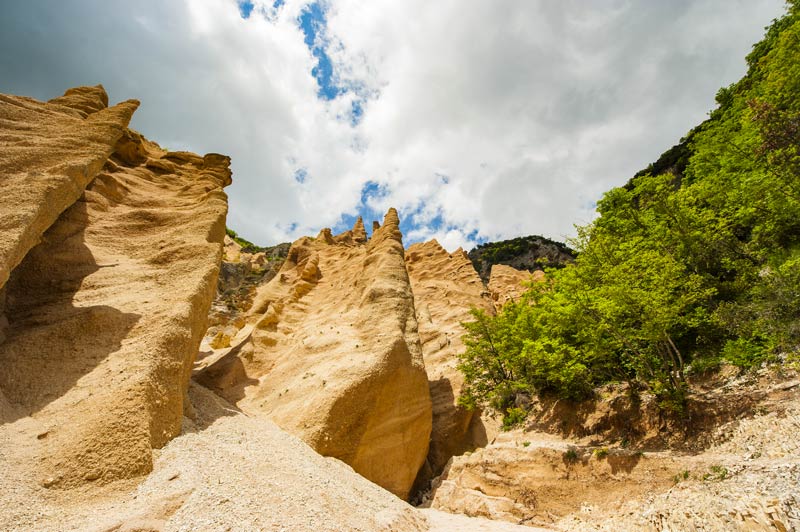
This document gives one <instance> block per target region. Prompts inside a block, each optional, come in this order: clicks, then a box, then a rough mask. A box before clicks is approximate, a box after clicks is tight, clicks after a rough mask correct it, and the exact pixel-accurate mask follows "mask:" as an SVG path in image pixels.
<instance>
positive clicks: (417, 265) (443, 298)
mask: <svg viewBox="0 0 800 532" xmlns="http://www.w3.org/2000/svg"><path fill="white" fill-rule="evenodd" d="M406 265H407V267H408V275H409V277H410V279H411V287H412V289H413V291H414V304H415V306H416V309H417V321H418V323H419V334H420V340H421V342H422V354H423V357H424V359H425V368H426V370H427V372H428V379H429V385H430V393H431V401H432V404H433V431H432V433H431V445H430V451H429V453H428V458H427V463H426V467H425V468H423V470H422V471H420V478H419V480H418V484H417V487H418V488H420V489H421V488H423V485H424V483H426V482H427V481H429V480H430V479H431V478H433V477H434V476H436V475H438V474H439V473H441V471H442V469H443V468H444V466H445V464H446V463H447V461H448V460H449V459H450V457H452V456H454V455H458V454H461V453H463V452H464V451H466V450H469V449H472V448H474V447H475V446H478V445H485V444H486V435H485V431H484V430H483V427H482V424H481V420H480V416H478V415H473V412H471V411H468V410H466V409H465V408H463V407H460V406H458V404H457V401H458V396H459V394H460V393H461V387H462V385H463V383H464V378H463V376H462V374H461V372H460V371H459V370H458V369H457V368H456V364H457V363H458V355H459V354H460V353H462V352H463V350H464V344H463V343H462V341H461V336H462V335H463V334H464V331H463V328H462V327H461V322H463V321H469V320H470V319H471V316H470V313H469V311H470V308H473V307H475V308H479V309H483V310H485V311H487V312H489V313H494V307H493V306H492V303H491V300H490V299H489V295H488V292H486V289H485V288H484V286H483V283H482V282H481V279H480V277H478V274H477V272H476V271H475V269H474V268H473V266H472V263H471V262H470V260H469V258H468V257H467V254H466V253H464V251H463V250H461V249H458V250H457V251H455V252H453V253H448V252H447V251H446V250H445V249H444V248H443V247H442V246H441V245H439V243H438V242H437V241H436V240H431V241H429V242H425V243H420V244H412V245H411V246H409V248H408V250H407V252H406Z"/></svg>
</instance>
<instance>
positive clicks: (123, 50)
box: [0, 0, 782, 249]
mask: <svg viewBox="0 0 800 532" xmlns="http://www.w3.org/2000/svg"><path fill="white" fill-rule="evenodd" d="M306 3H307V0H287V2H286V3H285V4H284V5H283V6H282V7H281V8H280V9H275V8H274V7H273V5H272V1H258V2H255V4H256V8H255V10H254V12H253V15H252V16H251V17H250V18H249V19H247V20H245V19H242V18H241V17H240V15H239V12H238V9H237V6H236V3H235V2H234V1H233V0H185V1H184V2H182V3H181V2H158V1H156V0H144V1H140V2H127V3H123V2H105V1H90V0H85V1H79V2H69V3H53V2H46V1H44V0H30V1H28V2H20V3H16V4H11V5H10V6H5V7H4V13H3V17H2V19H0V71H2V72H3V73H4V75H3V77H2V79H0V92H15V93H18V94H28V95H32V96H35V97H38V98H51V97H53V96H55V95H57V94H60V93H61V92H62V91H63V90H64V89H65V88H67V87H69V86H74V85H80V84H94V83H103V84H104V85H105V86H106V88H107V89H108V91H109V93H110V96H111V99H112V100H115V101H116V100H121V99H125V98H131V97H133V98H139V99H141V100H142V106H141V107H140V109H139V111H138V112H137V114H136V116H135V118H134V126H135V127H136V128H138V129H140V130H141V131H142V132H143V133H144V134H145V135H147V136H148V137H149V138H152V139H154V140H156V141H158V142H160V143H162V144H163V145H165V146H167V147H169V148H171V149H178V148H188V149H192V150H195V151H199V152H206V151H216V152H222V153H227V154H229V155H231V156H232V158H233V170H234V184H233V185H232V186H231V187H230V188H229V189H228V193H229V195H230V207H231V208H230V214H229V225H230V226H232V227H234V228H236V229H237V230H238V231H239V232H241V233H242V234H243V235H244V236H246V237H247V238H249V239H251V240H255V241H258V242H261V243H265V244H266V243H275V242H278V241H281V240H286V239H291V238H295V237H297V236H299V235H301V234H309V233H310V234H314V233H316V232H317V231H318V230H319V228H320V227H321V226H326V225H334V224H335V223H336V222H337V221H338V220H339V217H340V215H341V214H342V213H345V212H350V213H353V212H354V209H356V207H357V205H358V203H359V201H360V193H361V190H362V187H363V186H364V184H365V183H366V182H367V181H374V182H377V183H379V184H381V185H382V189H381V192H382V193H381V194H380V196H379V197H375V198H372V199H371V200H370V202H369V205H370V206H371V207H372V208H376V209H385V208H387V207H389V206H396V207H398V208H399V209H400V211H401V216H403V215H404V214H405V215H409V214H410V213H416V216H415V220H416V221H417V222H423V223H424V222H430V223H432V224H433V225H432V226H431V227H425V226H420V227H417V228H416V229H415V230H414V231H413V232H412V233H410V234H409V235H407V237H412V238H429V237H436V238H438V239H439V241H440V242H441V243H442V244H443V245H445V246H446V247H448V248H449V249H454V248H455V247H458V246H464V247H469V246H470V244H471V243H472V241H473V239H474V237H475V235H476V234H477V235H480V236H483V237H488V238H491V239H495V238H505V237H513V236H518V235H521V234H531V233H539V234H544V235H545V236H550V237H555V238H561V237H563V236H565V235H569V234H571V232H572V224H573V223H585V222H587V221H589V220H590V219H591V217H592V216H593V207H592V205H593V203H594V201H596V200H597V199H598V198H599V197H600V195H601V194H602V192H603V191H604V190H606V189H608V188H610V187H611V186H615V185H620V184H622V183H624V182H625V181H626V180H627V179H628V178H629V177H630V176H631V175H632V174H633V173H634V172H635V171H636V170H638V169H641V168H643V167H644V166H646V165H647V164H648V163H649V162H652V161H653V160H654V159H655V158H656V157H657V156H658V155H659V154H660V153H661V152H662V151H664V150H666V149H667V148H669V147H670V146H671V145H672V144H674V143H675V142H676V141H677V140H678V139H679V137H680V136H681V135H683V134H684V133H686V132H687V131H688V129H689V128H690V127H692V126H693V125H696V124H697V123H698V122H699V121H701V120H702V119H703V118H704V117H705V114H706V112H707V111H708V110H710V109H711V108H712V107H713V96H714V94H715V92H716V90H717V89H718V88H719V87H720V86H722V85H725V84H728V83H731V82H733V81H735V80H736V79H737V78H738V77H740V76H741V75H742V74H743V73H744V69H745V64H744V55H745V54H746V53H747V52H748V51H749V49H750V45H751V44H752V43H754V42H756V41H757V40H758V39H759V38H760V37H761V34H762V28H763V26H765V25H766V24H767V23H768V22H769V21H770V19H772V18H774V17H777V16H779V15H780V14H781V13H782V3H781V2H780V0H696V1H688V0H680V1H675V2H651V1H647V0H638V1H633V0H626V1H623V0H607V1H602V2H590V1H588V0H583V1H577V0H571V1H563V2H548V1H544V0H498V1H497V2H481V1H474V2H464V1H456V0H440V1H437V2H423V1H422V0H404V1H402V2H398V1H396V0H371V1H370V2H363V1H356V0H330V1H329V12H328V18H329V22H328V27H327V30H326V34H325V37H326V39H327V41H326V42H328V43H329V53H330V55H331V57H332V58H333V61H334V64H335V66H336V70H335V75H336V76H337V79H338V81H339V83H340V84H342V86H345V87H350V88H351V89H353V90H352V91H351V92H348V93H346V94H344V95H343V96H340V97H339V98H337V99H336V100H334V101H332V102H326V101H323V100H320V99H319V98H318V97H317V91H318V86H317V83H316V80H315V79H314V78H313V77H312V75H311V70H312V68H313V67H314V66H315V64H316V58H314V57H313V56H312V54H311V52H310V51H309V50H308V48H307V46H306V45H305V43H304V42H303V33H302V31H301V30H300V29H299V28H298V25H297V17H298V16H299V14H300V13H301V11H302V10H303V8H304V6H305V5H306ZM87 35H91V36H92V37H91V39H88V38H87ZM364 95H367V96H368V97H369V99H368V101H367V102H366V103H365V106H364V115H363V118H362V120H361V122H360V124H359V125H358V126H356V127H353V126H351V124H350V122H349V118H348V117H349V112H350V109H351V105H352V102H353V100H354V99H356V98H360V97H363V96H364ZM298 169H303V170H305V172H306V173H307V178H306V179H305V181H304V182H303V183H298V182H297V181H296V180H295V179H294V174H295V172H296V171H297V170H298Z"/></svg>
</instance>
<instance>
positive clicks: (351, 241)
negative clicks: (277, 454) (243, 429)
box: [196, 209, 431, 498]
mask: <svg viewBox="0 0 800 532" xmlns="http://www.w3.org/2000/svg"><path fill="white" fill-rule="evenodd" d="M359 225H361V228H359ZM362 230H363V224H359V223H358V222H357V223H356V227H354V229H353V230H352V231H347V232H345V233H343V234H342V235H337V236H335V237H333V236H331V237H330V238H328V237H327V236H329V232H327V231H323V232H322V233H321V234H320V236H319V237H318V238H316V239H312V238H302V239H300V240H298V241H297V242H295V243H294V244H293V245H292V247H291V249H290V251H289V256H288V258H287V259H286V262H285V263H284V265H283V267H282V268H281V270H280V272H279V273H278V275H277V276H276V277H275V278H274V279H273V280H272V281H270V282H269V283H268V284H267V285H265V286H262V287H259V289H258V293H257V296H256V299H255V302H254V304H253V307H252V309H251V314H250V318H249V319H248V321H249V322H250V323H252V324H253V325H254V326H255V328H254V330H253V332H252V334H251V335H250V337H248V338H247V340H246V341H245V342H244V343H243V344H242V345H241V346H240V347H237V348H236V349H234V350H232V351H231V352H230V353H229V354H227V355H226V356H223V357H221V358H220V359H218V360H216V361H214V362H213V363H211V364H209V365H208V366H207V367H205V368H204V369H203V370H202V371H200V372H199V373H198V375H197V376H196V379H197V380H198V381H199V382H201V383H203V384H204V385H207V386H209V387H211V388H212V389H214V390H215V391H217V392H218V393H219V394H221V395H222V396H223V397H225V398H227V399H228V400H230V401H232V402H234V403H236V405H237V406H238V407H239V408H241V409H242V410H243V411H244V412H246V413H248V414H253V415H264V416H266V417H269V418H270V419H272V420H273V421H275V422H276V423H277V424H278V425H279V426H281V427H282V428H283V429H285V430H287V431H289V432H290V433H293V434H295V435H297V436H299V437H301V438H302V439H303V440H304V441H305V442H306V443H308V444H309V445H311V447H313V448H314V449H315V450H316V451H317V452H319V453H320V454H322V455H325V456H332V457H335V458H339V459H341V460H342V461H344V462H346V463H348V464H350V465H351V466H352V467H353V469H355V470H356V471H357V472H358V473H360V474H362V475H363V476H365V477H366V478H368V479H370V480H372V481H373V482H375V483H377V484H379V485H381V486H383V487H384V488H386V489H388V490H389V491H391V492H393V493H395V494H396V495H398V496H400V497H402V498H406V497H407V496H408V495H409V491H410V489H411V486H412V483H413V481H414V478H415V476H416V474H417V471H418V470H419V468H420V466H421V465H422V463H423V461H424V460H425V455H426V453H427V449H428V438H429V436H430V430H431V406H430V396H429V394H428V385H427V378H426V374H425V367H424V364H423V359H422V354H421V351H420V344H419V336H418V333H417V322H416V317H415V313H414V301H413V297H412V294H411V288H410V285H409V280H408V274H407V272H406V268H405V263H404V260H403V246H402V239H401V234H400V230H399V220H398V218H397V213H396V212H395V211H394V209H392V210H390V211H389V213H388V214H387V215H386V220H385V221H384V224H383V227H381V229H380V230H378V231H376V232H375V233H374V234H373V236H372V238H371V239H370V240H369V241H368V242H367V243H362V242H361V232H362Z"/></svg>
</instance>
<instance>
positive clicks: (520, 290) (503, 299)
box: [487, 264, 544, 310]
mask: <svg viewBox="0 0 800 532" xmlns="http://www.w3.org/2000/svg"><path fill="white" fill-rule="evenodd" d="M542 280H544V272H543V271H541V270H536V271H534V272H533V273H530V272H528V271H527V270H518V269H516V268H514V267H513V266H506V265H505V264H493V265H492V272H491V275H490V276H489V284H488V285H487V287H488V289H489V293H490V294H491V296H492V301H494V305H495V307H496V308H497V310H500V309H501V308H503V305H505V304H506V303H507V302H509V301H519V298H520V297H521V296H522V294H524V293H525V291H526V290H527V287H526V286H525V284H524V283H529V282H531V281H542Z"/></svg>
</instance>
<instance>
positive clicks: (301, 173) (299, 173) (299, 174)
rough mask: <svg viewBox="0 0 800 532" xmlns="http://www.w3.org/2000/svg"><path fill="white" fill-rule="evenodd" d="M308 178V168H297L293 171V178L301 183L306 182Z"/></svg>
mask: <svg viewBox="0 0 800 532" xmlns="http://www.w3.org/2000/svg"><path fill="white" fill-rule="evenodd" d="M306 179H308V170H306V169H305V168H298V169H297V170H295V171H294V180H295V181H297V182H298V183H300V184H301V185H302V184H303V183H305V182H306Z"/></svg>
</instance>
